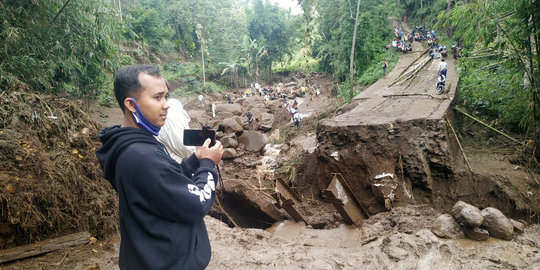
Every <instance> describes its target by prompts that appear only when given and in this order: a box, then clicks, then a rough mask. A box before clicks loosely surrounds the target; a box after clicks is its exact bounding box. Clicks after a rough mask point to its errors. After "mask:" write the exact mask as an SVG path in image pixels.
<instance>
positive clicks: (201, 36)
mask: <svg viewBox="0 0 540 270" xmlns="http://www.w3.org/2000/svg"><path fill="white" fill-rule="evenodd" d="M203 32H204V29H203V27H202V25H201V24H200V23H198V24H197V30H195V33H196V34H197V38H198V39H199V44H201V62H202V77H203V85H205V84H206V78H205V74H204V54H205V50H206V35H204V34H203Z"/></svg>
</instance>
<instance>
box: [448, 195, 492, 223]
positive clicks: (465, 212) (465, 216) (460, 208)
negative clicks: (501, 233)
mask: <svg viewBox="0 0 540 270" xmlns="http://www.w3.org/2000/svg"><path fill="white" fill-rule="evenodd" d="M452 216H453V217H454V218H455V219H456V220H457V221H458V222H461V223H463V225H465V226H469V227H473V228H474V227H480V225H482V222H483V221H484V218H483V217H482V213H481V212H480V209H478V208H476V207H474V206H472V205H470V204H468V203H465V202H462V201H458V202H457V203H456V204H454V207H453V208H452Z"/></svg>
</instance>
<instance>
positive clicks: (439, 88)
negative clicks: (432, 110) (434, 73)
mask: <svg viewBox="0 0 540 270" xmlns="http://www.w3.org/2000/svg"><path fill="white" fill-rule="evenodd" d="M445 83H446V76H445V75H443V74H440V75H439V76H438V78H437V84H436V85H435V94H437V95H440V94H442V93H443V92H444V85H445Z"/></svg>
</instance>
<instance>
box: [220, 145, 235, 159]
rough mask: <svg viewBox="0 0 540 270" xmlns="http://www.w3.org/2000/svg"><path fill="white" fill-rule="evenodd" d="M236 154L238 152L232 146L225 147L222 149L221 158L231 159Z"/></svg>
mask: <svg viewBox="0 0 540 270" xmlns="http://www.w3.org/2000/svg"><path fill="white" fill-rule="evenodd" d="M237 156H238V152H236V150H234V148H225V149H223V156H221V158H222V159H232V158H235V157H237Z"/></svg>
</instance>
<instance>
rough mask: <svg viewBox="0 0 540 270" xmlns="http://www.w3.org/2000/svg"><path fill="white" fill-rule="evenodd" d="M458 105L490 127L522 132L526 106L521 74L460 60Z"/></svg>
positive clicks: (492, 62)
mask: <svg viewBox="0 0 540 270" xmlns="http://www.w3.org/2000/svg"><path fill="white" fill-rule="evenodd" d="M460 66H461V72H460V83H459V86H458V102H459V104H460V105H461V106H463V107H465V108H466V109H467V110H468V111H469V112H472V113H473V114H476V115H482V116H484V117H487V118H488V119H489V120H490V121H491V122H492V124H493V125H496V126H502V127H504V128H507V129H510V130H513V131H523V130H524V129H525V127H523V126H522V125H521V121H522V119H524V118H525V115H526V113H527V106H528V97H527V92H526V91H524V90H523V85H522V84H523V74H522V73H520V72H518V71H516V70H513V69H512V68H511V67H508V66H505V65H504V63H502V64H498V62H497V60H496V59H493V60H486V59H484V60H474V59H472V60H461V62H460Z"/></svg>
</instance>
